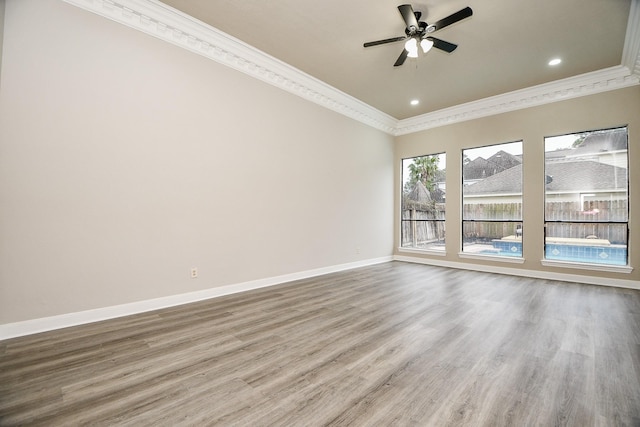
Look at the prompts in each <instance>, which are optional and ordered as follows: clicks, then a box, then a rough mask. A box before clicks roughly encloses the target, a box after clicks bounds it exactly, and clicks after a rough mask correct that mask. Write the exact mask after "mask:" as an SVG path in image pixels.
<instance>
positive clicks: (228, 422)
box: [0, 262, 640, 426]
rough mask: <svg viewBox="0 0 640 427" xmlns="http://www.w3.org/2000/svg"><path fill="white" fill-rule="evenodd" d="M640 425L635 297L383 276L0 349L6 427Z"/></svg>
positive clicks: (405, 271)
mask: <svg viewBox="0 0 640 427" xmlns="http://www.w3.org/2000/svg"><path fill="white" fill-rule="evenodd" d="M17 424H28V425H46V426H55V425H82V424H92V425H132V426H133V425H135V426H140V425H154V426H156V425H170V426H175V425H223V426H245V425H246V426H271V425H276V426H325V425H331V426H346V425H349V426H391V425H397V426H447V425H450V426H461V425H473V426H529V425H532V426H533V425H535V426H554V425H571V426H610V425H611V426H614V425H636V426H638V425H640V292H638V291H632V290H623V289H614V288H606V287H597V286H589V285H578V284H569V283H561V282H552V281H544V280H535V279H526V278H517V277H509V276H502V275H495V274H488V273H476V272H469V271H459V270H452V269H446V268H438V267H430V266H424V265H417V264H407V263H401V262H390V263H386V264H380V265H376V266H371V267H366V268H362V269H357V270H350V271H347V272H342V273H335V274H330V275H326V276H322V277H318V278H313V279H308V280H301V281H298V282H293V283H290V284H286V285H282V286H277V287H272V288H267V289H262V290H258V291H252V292H247V293H243V294H236V295H231V296H227V297H222V298H218V299H212V300H209V301H204V302H199V303H195V304H190V305H184V306H180V307H175V308H171V309H165V310H160V311H156V312H151V313H145V314H141V315H135V316H130V317H126V318H120V319H115V320H109V321H105V322H100V323H95V324H91V325H85V326H79V327H74V328H68V329H65V330H59V331H52V332H47V333H43V334H38V335H32V336H28V337H22V338H15V339H11V340H5V341H2V342H0V425H17Z"/></svg>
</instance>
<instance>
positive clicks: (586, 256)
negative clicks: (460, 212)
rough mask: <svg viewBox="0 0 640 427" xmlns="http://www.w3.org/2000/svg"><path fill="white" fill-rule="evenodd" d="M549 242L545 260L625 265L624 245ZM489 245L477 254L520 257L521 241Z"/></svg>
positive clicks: (577, 240) (510, 240) (583, 241)
mask: <svg viewBox="0 0 640 427" xmlns="http://www.w3.org/2000/svg"><path fill="white" fill-rule="evenodd" d="M549 240H552V239H548V240H547V244H546V245H545V259H549V260H557V261H569V262H585V263H590V264H605V265H627V248H626V246H624V245H603V244H594V245H589V244H588V243H589V239H572V240H571V241H570V242H569V243H567V242H560V243H558V242H553V241H551V242H550V241H549ZM565 240H567V239H565ZM571 242H573V243H571ZM491 243H492V246H493V248H494V249H493V250H484V251H481V252H479V253H482V254H487V255H497V256H509V257H522V242H521V241H517V240H515V239H513V238H504V239H494V240H493V241H492V242H491Z"/></svg>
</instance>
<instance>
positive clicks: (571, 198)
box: [463, 160, 627, 204]
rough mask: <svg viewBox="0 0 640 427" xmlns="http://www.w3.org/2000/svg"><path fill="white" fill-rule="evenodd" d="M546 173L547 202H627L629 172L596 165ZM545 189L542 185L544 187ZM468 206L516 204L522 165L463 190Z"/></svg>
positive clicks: (568, 164) (561, 166) (559, 166)
mask: <svg viewBox="0 0 640 427" xmlns="http://www.w3.org/2000/svg"><path fill="white" fill-rule="evenodd" d="M545 173H546V175H547V176H548V177H550V181H551V182H550V183H548V184H546V185H545V188H546V190H547V201H553V202H580V203H584V202H585V201H595V200H619V199H626V191H627V169H625V168H621V167H617V166H611V165H609V164H606V163H598V162H595V161H590V160H588V161H584V160H580V161H573V160H565V161H558V162H553V163H549V164H548V165H547V167H546V170H545ZM541 185H542V183H541ZM463 194H464V202H465V204H469V203H483V204H488V203H514V202H520V200H521V197H522V196H521V194H522V165H518V166H514V167H512V168H510V169H507V170H506V171H504V172H501V173H498V174H495V175H492V176H490V177H489V178H487V179H484V180H482V181H480V182H477V183H475V184H473V185H470V186H466V187H464V189H463Z"/></svg>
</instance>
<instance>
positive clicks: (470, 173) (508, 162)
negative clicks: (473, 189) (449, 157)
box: [463, 150, 522, 186]
mask: <svg viewBox="0 0 640 427" xmlns="http://www.w3.org/2000/svg"><path fill="white" fill-rule="evenodd" d="M520 164H522V159H521V158H520V157H519V156H514V155H513V154H510V153H507V152H506V151H502V150H500V151H498V152H497V153H496V154H494V155H493V156H491V157H489V158H488V159H484V158H482V157H476V158H475V159H473V160H471V161H470V162H468V163H466V164H465V165H464V168H463V181H464V185H465V186H467V185H473V184H475V183H477V182H479V181H482V180H483V179H486V178H488V177H490V176H493V175H495V174H497V173H501V172H504V171H506V170H508V169H511V168H512V167H514V166H518V165H520Z"/></svg>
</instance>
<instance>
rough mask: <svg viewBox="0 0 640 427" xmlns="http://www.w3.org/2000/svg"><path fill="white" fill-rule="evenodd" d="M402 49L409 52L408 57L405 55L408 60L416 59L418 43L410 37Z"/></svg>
mask: <svg viewBox="0 0 640 427" xmlns="http://www.w3.org/2000/svg"><path fill="white" fill-rule="evenodd" d="M404 48H405V49H406V50H407V52H409V55H407V56H408V57H409V58H417V57H418V41H417V40H416V39H415V38H413V37H411V38H410V39H409V40H407V41H406V43H405V44H404Z"/></svg>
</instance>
